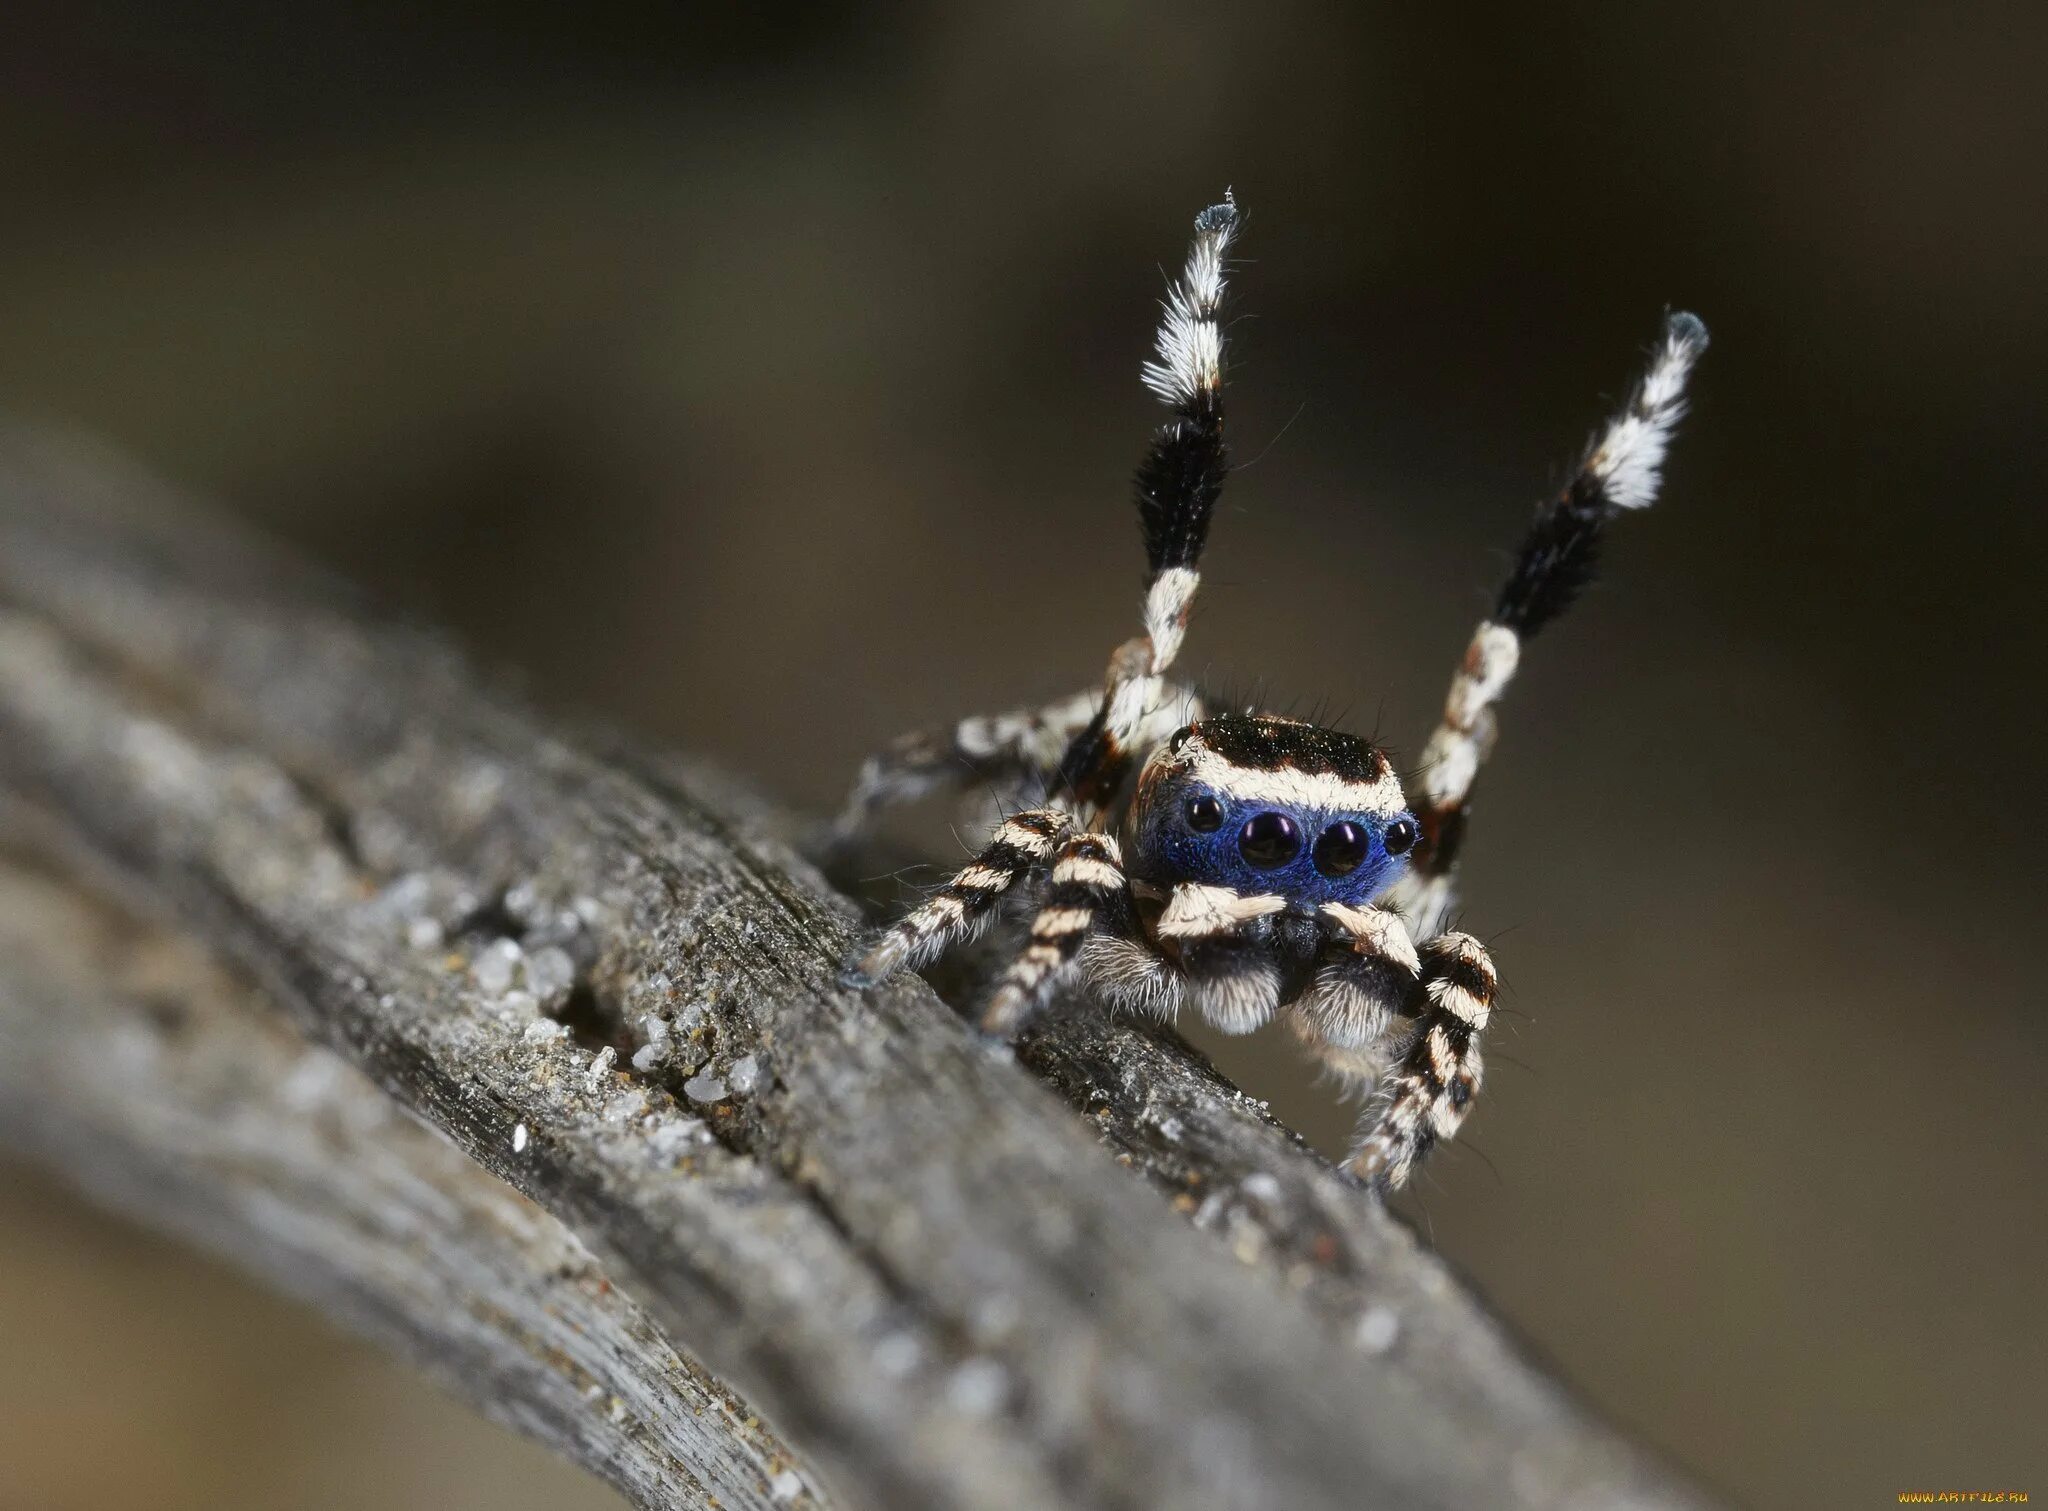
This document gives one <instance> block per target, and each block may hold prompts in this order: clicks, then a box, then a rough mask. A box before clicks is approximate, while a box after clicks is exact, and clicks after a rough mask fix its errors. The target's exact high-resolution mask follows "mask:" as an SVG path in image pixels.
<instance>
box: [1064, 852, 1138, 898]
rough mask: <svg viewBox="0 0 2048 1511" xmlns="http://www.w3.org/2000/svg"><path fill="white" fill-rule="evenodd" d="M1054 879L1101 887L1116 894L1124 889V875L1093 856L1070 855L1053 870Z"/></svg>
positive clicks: (1106, 862)
mask: <svg viewBox="0 0 2048 1511" xmlns="http://www.w3.org/2000/svg"><path fill="white" fill-rule="evenodd" d="M1052 879H1053V881H1054V882H1055V883H1059V882H1078V883H1079V884H1080V885H1082V886H1086V887H1101V888H1103V889H1105V890H1106V891H1111V892H1116V891H1121V890H1122V889H1123V884H1124V873H1123V872H1122V871H1120V870H1119V869H1117V868H1116V867H1115V866H1112V865H1111V864H1110V863H1109V862H1108V861H1106V860H1097V859H1095V857H1093V856H1092V855H1069V856H1067V857H1066V858H1065V859H1064V860H1062V861H1061V862H1060V863H1059V864H1058V865H1056V866H1054V867H1053V868H1052Z"/></svg>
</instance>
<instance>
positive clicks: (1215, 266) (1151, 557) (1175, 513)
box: [1054, 196, 1237, 808]
mask: <svg viewBox="0 0 2048 1511" xmlns="http://www.w3.org/2000/svg"><path fill="white" fill-rule="evenodd" d="M1236 234H1237V203H1236V201H1235V200H1233V199H1230V198H1228V197H1227V196H1226V198H1225V199H1224V202H1223V203H1222V204H1220V205H1211V206H1210V207H1209V208H1208V209H1206V210H1204V211H1203V212H1202V213H1201V214H1200V215H1197V216H1196V217H1195V239H1194V242H1193V244H1192V245H1191V246H1190V247H1189V249H1188V260H1187V265H1186V267H1185V268H1183V269H1182V271H1181V276H1180V277H1179V278H1178V279H1177V280H1175V282H1174V283H1173V285H1172V287H1170V288H1169V289H1168V290H1167V295H1166V314H1165V318H1164V319H1163V320H1161V322H1160V325H1159V334H1158V337H1157V339H1156V341H1155V350H1156V353H1157V355H1156V359H1155V360H1153V361H1151V362H1148V363H1146V364H1145V367H1144V373H1143V376H1144V380H1145V386H1146V387H1147V388H1149V389H1151V390H1152V392H1153V393H1154V394H1155V395H1157V396H1158V397H1159V399H1160V400H1161V401H1162V402H1164V403H1165V404H1166V406H1167V407H1168V408H1169V409H1170V410H1171V411H1172V416H1171V418H1169V419H1168V420H1167V422H1166V423H1165V424H1164V425H1162V426H1160V427H1159V429H1158V430H1157V431H1156V432H1154V434H1153V436H1152V444H1151V446H1150V447H1149V448H1148V449H1147V451H1146V453H1145V460H1144V461H1143V462H1142V463H1141V464H1140V465H1139V468H1138V476H1137V495H1138V524H1139V527H1140V530H1141V532H1142V534H1143V535H1144V538H1145V562H1146V574H1147V575H1146V579H1145V633H1144V634H1142V635H1139V636H1138V637H1137V638H1135V639H1133V640H1129V641H1126V642H1125V643H1124V644H1123V645H1121V646H1119V647H1118V648H1117V650H1116V652H1115V654H1114V655H1112V656H1111V657H1110V660H1109V672H1108V675H1107V677H1106V678H1105V679H1104V682H1105V685H1104V687H1103V691H1102V697H1101V700H1100V702H1099V703H1098V705H1097V707H1096V709H1095V715H1094V717H1093V718H1092V719H1090V720H1089V722H1088V724H1087V725H1086V726H1085V727H1084V728H1083V729H1082V730H1081V731H1080V732H1079V733H1077V734H1076V735H1075V736H1074V738H1073V740H1072V742H1071V743H1070V744H1069V745H1068V747H1067V751H1066V754H1065V755H1064V756H1063V757H1062V758H1061V760H1060V763H1059V768H1058V780H1057V783H1056V785H1055V788H1054V791H1055V792H1058V793H1066V794H1071V795H1072V797H1073V799H1074V801H1076V802H1078V803H1081V804H1083V805H1087V806H1093V807H1097V808H1102V807H1107V806H1108V805H1109V804H1110V803H1111V802H1112V801H1113V800H1114V798H1115V796H1116V794H1117V792H1118V791H1119V789H1120V788H1121V787H1122V785H1123V782H1124V779H1125V778H1126V777H1127V776H1128V775H1129V774H1130V771H1131V767H1132V765H1133V763H1134V762H1135V761H1136V760H1137V759H1138V758H1140V757H1141V756H1142V755H1143V753H1144V750H1145V742H1144V736H1145V729H1146V725H1147V723H1148V721H1150V720H1151V719H1153V718H1155V717H1156V714H1157V711H1158V709H1159V708H1160V707H1161V706H1162V705H1163V704H1165V703H1167V702H1168V701H1169V699H1168V697H1167V690H1166V686H1165V683H1164V681H1163V678H1164V676H1165V673H1166V670H1167V668H1168V667H1170V666H1171V665H1172V664H1173V660H1174V657H1176V656H1177V655H1179V654H1180V645H1181V639H1182V637H1183V636H1184V635H1186V633H1187V626H1188V612H1189V610H1190V609H1191V608H1192V606H1193V604H1194V601H1195V589H1196V588H1197V586H1199V584H1200V582H1201V575H1200V573H1199V572H1198V571H1197V566H1198V564H1199V562H1200V560H1201V556H1202V547H1203V546H1204V545H1205V544H1206V543H1207V541H1208V539H1209V521H1210V518H1211V517H1212V516H1213V515H1214V514H1215V512H1216V500H1217V499H1218V497H1220V496H1221V494H1222V492H1223V479H1224V477H1225V476H1226V475H1227V474H1228V472H1229V452H1228V450H1227V449H1226V447H1225V446H1224V444H1223V347H1224V341H1223V325H1222V322H1221V321H1220V319H1219V318H1218V311H1219V310H1220V308H1221V306H1222V303H1223V287H1224V279H1223V260H1224V256H1225V254H1226V253H1227V252H1228V251H1229V248H1230V243H1231V240H1232V238H1233V237H1234V236H1235V235H1236Z"/></svg>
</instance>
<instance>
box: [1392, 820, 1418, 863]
mask: <svg viewBox="0 0 2048 1511" xmlns="http://www.w3.org/2000/svg"><path fill="white" fill-rule="evenodd" d="M1420 838H1422V831H1421V830H1420V829H1418V828H1416V827H1415V820H1414V819H1412V818H1397V819H1395V820H1394V821H1393V822H1392V823H1391V824H1389V825H1387V854H1389V855H1406V854H1407V853H1408V852H1409V851H1410V850H1413V849H1414V848H1415V842H1416V841H1417V840H1418V839H1420Z"/></svg>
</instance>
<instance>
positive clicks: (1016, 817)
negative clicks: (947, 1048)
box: [846, 808, 1073, 986]
mask: <svg viewBox="0 0 2048 1511" xmlns="http://www.w3.org/2000/svg"><path fill="white" fill-rule="evenodd" d="M1072 827H1073V820H1071V819H1070V818H1068V817H1067V815H1066V814H1064V813H1062V812H1060V811H1059V810H1058V809H1057V808H1033V809H1027V810H1026V811H1025V812H1023V813H1015V814H1012V815H1011V816H1010V817H1009V818H1006V819H1004V820H1003V822H1002V823H1001V824H999V825H997V826H996V831H995V833H994V835H993V836H991V837H990V839H989V842H988V844H987V845H986V846H985V847H984V848H983V849H982V851H981V853H980V854H979V855H977V856H975V858H974V861H973V863H972V864H971V865H969V866H967V867H966V868H965V869H963V870H961V871H960V872H958V873H957V874H955V876H954V877H953V879H952V880H951V881H949V882H947V883H946V884H945V885H944V886H942V887H940V888H939V889H938V890H937V891H936V892H934V893H933V894H932V895H931V896H930V897H928V898H926V899H925V901H924V904H923V906H921V907H919V908H917V909H916V910H915V911H913V912H911V913H910V914H908V915H907V916H905V917H904V919H903V920H902V921H901V922H900V923H897V924H895V925H893V926H891V927H890V928H888V929H886V930H884V931H883V932H882V934H881V935H880V936H879V937H878V938H876V939H875V940H874V942H873V943H872V944H871V945H869V947H868V949H867V951H866V953H865V954H863V955H862V956H861V957H860V959H859V960H858V961H857V962H856V963H855V964H854V965H852V966H851V967H849V968H848V970H847V972H846V979H847V981H848V982H849V983H850V984H853V985H856V986H872V985H873V984H874V983H875V982H877V981H880V980H881V979H882V978H883V977H885V976H887V975H889V974H890V973H892V972H893V971H895V970H896V969H897V968H898V967H903V966H907V967H909V968H911V969H913V970H914V969H916V968H917V967H918V966H921V965H925V964H927V963H928V962H930V961H932V960H935V959H937V958H938V956H940V955H941V954H943V953H945V951H947V950H949V949H951V948H952V947H953V946H954V945H956V944H961V943H964V942H965V941H967V940H969V939H972V938H974V937H975V936H976V935H977V934H979V933H980V932H981V931H982V930H983V929H985V928H987V927H988V925H989V924H990V923H991V922H993V921H994V918H995V908H996V904H997V903H998V902H1000V901H1001V900H1002V897H1003V894H1004V893H1006V892H1008V891H1009V890H1010V889H1011V888H1012V887H1014V886H1015V885H1016V884H1017V883H1018V882H1019V881H1021V880H1022V879H1023V878H1024V877H1026V876H1028V875H1029V874H1030V873H1031V872H1032V871H1033V870H1035V869H1037V868H1038V867H1040V866H1042V865H1044V864H1045V862H1046V859H1047V857H1049V856H1050V855H1051V854H1052V853H1053V850H1054V849H1055V847H1056V846H1057V845H1058V844H1059V842H1060V841H1061V840H1062V839H1064V838H1065V837H1066V835H1067V833H1068V831H1069V830H1071V829H1072Z"/></svg>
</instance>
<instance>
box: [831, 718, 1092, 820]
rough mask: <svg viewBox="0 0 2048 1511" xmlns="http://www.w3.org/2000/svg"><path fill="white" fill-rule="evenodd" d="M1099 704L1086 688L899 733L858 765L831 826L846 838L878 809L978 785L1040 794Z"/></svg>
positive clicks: (1000, 789)
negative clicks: (945, 725) (1052, 699)
mask: <svg viewBox="0 0 2048 1511" xmlns="http://www.w3.org/2000/svg"><path fill="white" fill-rule="evenodd" d="M1100 702H1101V696H1100V694H1098V693H1095V692H1093V691H1085V692H1079V693H1075V694H1074V695H1073V696H1071V697H1067V698H1062V699H1060V701H1059V702H1057V703H1048V704H1047V705H1046V706H1045V707H1043V708H1018V709H1011V710H1009V711H1008V712H1005V713H999V714H976V715H974V716H973V717H971V718H966V719H962V720H961V721H960V722H959V723H958V724H955V725H954V726H953V727H952V728H950V729H918V730H913V731H911V732H910V733H909V734H906V735H900V736H898V737H897V738H896V739H894V740H891V741H890V742H889V743H888V745H886V746H885V747H883V748H882V749H881V750H878V751H876V752H875V753H874V754H873V755H871V756H869V757H868V758H867V760H865V761H864V762H862V763H861V768H860V776H859V777H858V778H857V779H856V780H855V781H854V784H853V791H852V792H850V793H849V794H847V798H846V805H845V807H844V808H842V809H841V810H840V814H839V819H838V822H837V823H836V824H835V826H834V829H835V832H836V833H838V834H839V835H840V836H842V837H851V836H852V835H855V834H857V833H859V832H860V831H861V830H862V829H863V828H865V827H866V826H867V823H868V821H869V820H870V819H871V818H873V817H874V815H875V813H876V812H877V811H878V810H879V809H882V808H886V807H889V806H892V805H894V804H899V803H914V802H916V801H917V800H918V799H920V798H923V797H927V796H929V795H931V794H932V793H935V792H943V791H949V790H955V791H957V790H960V789H964V788H967V787H970V786H973V785H975V784H976V783H988V784H991V785H993V786H994V787H995V788H996V789H997V790H999V791H1016V790H1026V789H1033V788H1035V789H1037V791H1039V792H1040V793H1043V792H1044V791H1045V789H1046V787H1047V785H1048V783H1049V781H1050V778H1051V776H1052V774H1053V772H1054V771H1056V770H1057V769H1058V766H1059V760H1060V756H1061V755H1062V754H1063V753H1064V752H1065V751H1066V748H1067V746H1068V745H1069V744H1070V743H1071V742H1072V741H1073V738H1074V736H1075V735H1076V734H1078V733H1080V732H1081V730H1082V729H1084V728H1086V727H1087V724H1088V721H1089V720H1090V719H1091V718H1093V717H1094V715H1095V709H1096V706H1097V705H1098V704H1099V703H1100Z"/></svg>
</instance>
